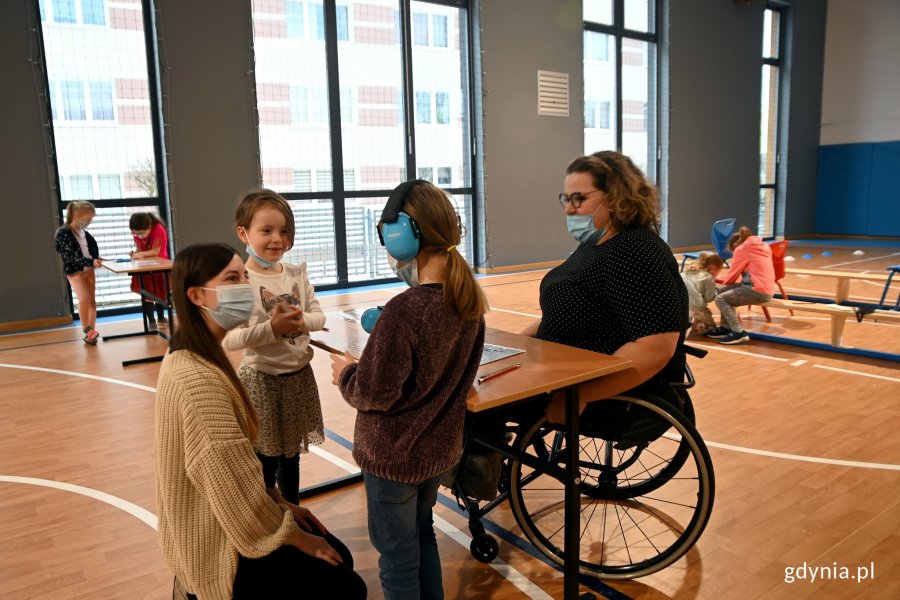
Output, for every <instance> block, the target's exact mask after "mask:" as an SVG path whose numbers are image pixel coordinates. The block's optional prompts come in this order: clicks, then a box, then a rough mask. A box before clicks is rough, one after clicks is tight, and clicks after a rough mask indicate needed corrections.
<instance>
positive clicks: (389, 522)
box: [363, 473, 444, 600]
mask: <svg viewBox="0 0 900 600" xmlns="http://www.w3.org/2000/svg"><path fill="white" fill-rule="evenodd" d="M440 479H441V477H440V475H438V476H437V477H434V478H432V479H429V480H427V481H423V482H422V483H398V482H396V481H390V480H388V479H382V478H381V477H376V476H375V475H371V474H369V473H363V480H364V481H365V485H366V499H367V503H368V510H369V539H370V540H371V541H372V545H373V546H375V549H376V550H378V553H379V554H380V558H379V559H378V567H379V569H380V576H381V587H382V589H383V590H384V598H385V600H415V599H416V598H419V599H427V600H442V599H443V597H444V587H443V583H442V581H441V557H440V555H439V554H438V549H437V540H436V539H435V537H434V527H433V521H432V514H431V509H432V507H433V506H434V504H435V502H437V489H438V483H439V482H440Z"/></svg>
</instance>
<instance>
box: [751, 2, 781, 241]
mask: <svg viewBox="0 0 900 600" xmlns="http://www.w3.org/2000/svg"><path fill="white" fill-rule="evenodd" d="M764 19H765V20H764V21H763V44H762V95H761V101H760V123H759V225H758V229H757V231H758V232H759V235H760V236H762V237H764V238H770V237H774V236H775V233H776V232H775V214H776V207H777V200H778V176H779V173H778V167H779V163H780V157H779V155H778V147H779V139H778V134H779V128H778V122H779V103H780V91H781V75H782V71H783V69H782V47H783V44H782V39H783V37H784V35H783V30H784V27H783V24H784V16H783V13H782V11H781V10H780V9H778V8H774V7H771V6H770V7H768V8H766V11H765V16H764Z"/></svg>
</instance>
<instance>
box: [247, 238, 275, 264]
mask: <svg viewBox="0 0 900 600" xmlns="http://www.w3.org/2000/svg"><path fill="white" fill-rule="evenodd" d="M247 254H249V255H250V256H252V257H253V260H255V261H256V262H257V264H259V266H261V267H262V268H263V269H271V268H272V265H274V264H275V263H277V262H278V261H277V260H266V259H264V258H263V257H261V256H260V255H259V254H257V253H256V250H254V249H253V246H251V245H250V244H247Z"/></svg>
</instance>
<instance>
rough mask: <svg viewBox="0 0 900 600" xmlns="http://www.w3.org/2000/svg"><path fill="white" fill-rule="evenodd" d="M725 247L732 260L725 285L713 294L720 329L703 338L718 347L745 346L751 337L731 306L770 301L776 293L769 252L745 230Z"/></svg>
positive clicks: (764, 245) (739, 232)
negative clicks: (714, 342) (707, 338)
mask: <svg viewBox="0 0 900 600" xmlns="http://www.w3.org/2000/svg"><path fill="white" fill-rule="evenodd" d="M728 247H729V248H731V250H732V252H734V257H733V258H732V259H731V269H730V271H729V272H728V277H727V278H726V279H725V285H724V286H722V287H721V288H719V293H718V294H717V295H716V306H718V307H719V312H721V313H722V321H721V326H720V327H717V328H716V329H713V330H712V331H709V332H707V334H706V337H711V338H716V339H718V340H719V343H720V344H746V343H747V342H749V341H750V336H749V335H747V332H745V331H744V328H743V327H742V326H741V323H740V321H739V320H738V317H737V312H735V310H734V307H735V306H744V305H747V304H762V303H764V302H768V301H769V300H771V299H772V293H773V292H774V290H775V267H774V266H773V264H772V250H771V249H770V248H769V245H768V244H766V243H765V242H764V241H762V239H761V238H760V237H759V236H756V235H753V233H752V232H751V231H750V230H749V229H747V228H746V227H741V229H740V231H738V232H737V233H736V234H734V235H733V236H731V239H730V240H728Z"/></svg>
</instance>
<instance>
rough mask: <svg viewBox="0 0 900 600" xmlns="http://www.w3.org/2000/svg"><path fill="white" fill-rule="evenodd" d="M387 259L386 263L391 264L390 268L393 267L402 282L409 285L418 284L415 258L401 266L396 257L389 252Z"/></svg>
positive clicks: (414, 285)
mask: <svg viewBox="0 0 900 600" xmlns="http://www.w3.org/2000/svg"><path fill="white" fill-rule="evenodd" d="M387 259H388V264H389V265H391V269H393V271H394V273H395V274H396V275H397V277H399V278H400V281H402V282H404V283H405V284H406V285H408V286H409V287H416V286H417V285H419V270H418V267H417V266H416V261H415V259H413V260H412V261H410V262H408V263H406V264H405V265H403V266H402V267H401V266H400V265H399V264H398V263H397V259H396V258H394V257H393V256H391V255H390V254H388V257H387Z"/></svg>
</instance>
